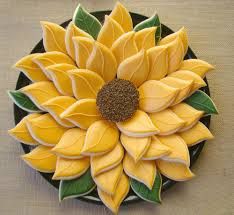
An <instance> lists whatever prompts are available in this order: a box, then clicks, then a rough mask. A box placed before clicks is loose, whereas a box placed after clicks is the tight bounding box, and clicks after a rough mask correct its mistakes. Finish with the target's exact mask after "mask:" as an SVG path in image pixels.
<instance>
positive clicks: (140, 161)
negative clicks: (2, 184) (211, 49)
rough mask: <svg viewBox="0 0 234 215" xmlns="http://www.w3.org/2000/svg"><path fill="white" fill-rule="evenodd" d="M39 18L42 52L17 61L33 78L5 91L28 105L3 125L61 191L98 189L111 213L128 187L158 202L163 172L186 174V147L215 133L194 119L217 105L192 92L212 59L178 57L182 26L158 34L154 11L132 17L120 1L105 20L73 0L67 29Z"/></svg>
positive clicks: (179, 177) (183, 42) (182, 51)
mask: <svg viewBox="0 0 234 215" xmlns="http://www.w3.org/2000/svg"><path fill="white" fill-rule="evenodd" d="M41 26H42V30H43V45H44V49H45V52H44V53H34V54H30V55H28V56H26V57H23V58H22V59H21V60H19V61H18V62H17V63H16V64H15V68H17V69H19V70H20V71H22V72H23V73H24V74H25V75H26V76H27V77H28V78H29V79H30V80H31V81H32V83H31V84H30V85H28V86H25V87H23V88H21V89H19V90H17V91H10V92H9V95H10V97H11V98H12V99H13V101H14V102H15V103H16V104H17V105H18V106H19V107H21V108H22V109H24V110H26V111H27V112H30V114H29V115H27V116H26V117H24V118H23V119H22V120H21V122H20V123H18V124H17V125H16V127H15V128H13V129H11V130H9V134H10V135H11V136H13V137H14V138H15V139H17V140H18V141H20V142H22V143H24V144H28V145H32V146H33V147H32V150H31V152H30V153H28V154H24V155H23V156H22V159H23V160H24V161H25V162H26V163H27V164H28V165H29V166H31V167H32V168H33V169H36V170H38V171H40V172H45V173H54V174H53V177H52V179H53V180H60V191H59V197H60V200H62V199H65V198H69V197H78V196H83V195H87V194H88V193H90V192H91V191H92V190H94V189H97V192H98V195H99V197H100V199H101V200H102V202H103V203H104V204H105V205H106V206H107V207H108V208H109V209H110V210H111V211H112V212H114V213H117V212H118V209H119V206H120V204H121V202H122V201H123V200H124V199H125V197H126V196H127V194H128V193H129V190H130V187H131V189H132V190H133V191H134V192H135V193H136V195H137V196H139V197H140V198H142V199H144V200H147V201H150V202H160V201H161V199H160V192H161V184H162V179H161V174H162V175H164V176H166V177H167V178H169V179H172V180H174V181H185V180H189V179H191V178H193V177H194V174H193V173H192V172H191V170H190V168H189V167H190V156H189V150H188V147H190V146H193V145H195V144H197V143H199V142H201V141H203V140H208V139H212V138H213V135H212V134H211V132H210V131H209V130H208V128H207V127H206V126H205V125H204V124H203V123H201V122H200V121H199V120H200V119H201V117H203V116H204V114H205V115H207V114H211V113H216V112H217V111H216V108H215V106H214V104H213V103H212V101H211V99H210V98H209V97H208V95H206V94H205V93H204V92H202V91H198V89H199V88H201V87H204V86H206V82H205V81H204V80H203V78H204V77H205V74H206V72H208V71H209V70H211V69H213V66H211V65H210V64H208V63H206V62H204V61H202V60H197V59H189V60H184V57H185V55H186V53H187V50H188V37H187V33H186V30H185V28H181V29H180V30H179V31H177V32H175V33H173V34H171V35H169V36H166V37H164V38H162V39H161V24H160V21H159V18H158V16H157V15H154V16H152V17H150V18H149V19H146V20H145V21H143V22H141V23H139V24H137V25H136V26H133V22H132V19H131V16H130V14H129V12H128V11H127V9H126V8H125V7H124V6H123V5H122V4H120V3H117V4H116V5H115V7H114V9H113V11H112V12H111V13H110V15H106V16H105V20H104V23H103V25H102V24H101V23H100V22H99V21H98V20H97V19H96V18H95V17H94V16H93V15H91V14H89V13H88V12H87V11H86V10H85V9H84V8H83V7H81V6H80V5H79V6H78V7H77V9H76V11H75V13H74V17H73V20H72V21H71V22H70V23H69V25H68V26H67V28H66V29H64V28H63V27H61V26H59V25H57V24H54V23H51V22H47V21H42V22H41ZM34 146H35V147H34Z"/></svg>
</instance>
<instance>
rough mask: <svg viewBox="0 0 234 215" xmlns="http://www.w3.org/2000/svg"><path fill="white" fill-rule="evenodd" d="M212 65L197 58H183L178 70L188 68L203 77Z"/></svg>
mask: <svg viewBox="0 0 234 215" xmlns="http://www.w3.org/2000/svg"><path fill="white" fill-rule="evenodd" d="M213 69H214V66H212V65H210V64H209V63H207V62H205V61H203V60H199V59H189V60H184V61H183V62H182V64H181V66H180V70H189V71H192V72H195V73H196V74H197V75H199V76H200V77H202V78H204V77H205V75H206V73H207V72H209V71H210V70H213Z"/></svg>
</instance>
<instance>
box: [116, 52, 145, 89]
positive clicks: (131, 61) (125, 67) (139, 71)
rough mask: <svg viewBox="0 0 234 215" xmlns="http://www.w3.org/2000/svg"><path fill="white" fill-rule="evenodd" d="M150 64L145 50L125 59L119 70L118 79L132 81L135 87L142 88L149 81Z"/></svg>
mask: <svg viewBox="0 0 234 215" xmlns="http://www.w3.org/2000/svg"><path fill="white" fill-rule="evenodd" d="M148 73H149V63H148V59H147V54H146V51H145V50H141V51H140V52H139V53H137V54H135V55H133V56H131V57H129V58H127V59H125V60H124V61H123V62H122V63H121V64H120V65H119V68H118V71H117V77H118V78H121V79H125V80H129V81H131V82H132V83H133V84H134V85H135V86H137V87H138V86H140V85H141V84H142V83H144V81H145V80H146V79H147V77H148Z"/></svg>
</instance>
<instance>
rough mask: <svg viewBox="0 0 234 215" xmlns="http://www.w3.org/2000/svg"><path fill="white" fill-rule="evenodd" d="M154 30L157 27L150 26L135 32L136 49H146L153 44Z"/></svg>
mask: <svg viewBox="0 0 234 215" xmlns="http://www.w3.org/2000/svg"><path fill="white" fill-rule="evenodd" d="M156 30H157V27H150V28H145V29H142V30H140V31H138V32H136V36H135V40H136V44H137V48H138V50H141V49H145V50H147V49H150V48H152V47H154V46H155V33H156Z"/></svg>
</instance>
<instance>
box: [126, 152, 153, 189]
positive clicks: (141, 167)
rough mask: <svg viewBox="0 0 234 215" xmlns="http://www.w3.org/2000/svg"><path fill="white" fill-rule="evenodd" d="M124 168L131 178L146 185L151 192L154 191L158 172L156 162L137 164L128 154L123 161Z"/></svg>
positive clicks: (143, 161)
mask: <svg viewBox="0 0 234 215" xmlns="http://www.w3.org/2000/svg"><path fill="white" fill-rule="evenodd" d="M123 167H124V171H125V173H126V174H127V175H128V176H129V177H131V178H134V179H136V180H137V181H140V182H141V183H143V184H145V185H146V186H147V187H148V188H149V189H150V190H151V189H152V187H153V184H154V179H155V176H156V172H157V170H156V165H155V162H154V161H150V160H149V161H147V160H140V161H138V162H137V163H135V161H134V160H133V158H132V157H131V156H130V155H128V154H126V155H125V157H124V160H123Z"/></svg>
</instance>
